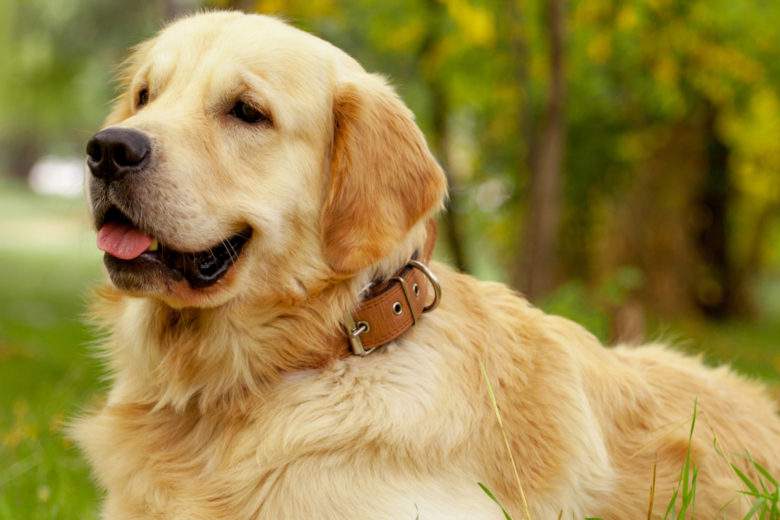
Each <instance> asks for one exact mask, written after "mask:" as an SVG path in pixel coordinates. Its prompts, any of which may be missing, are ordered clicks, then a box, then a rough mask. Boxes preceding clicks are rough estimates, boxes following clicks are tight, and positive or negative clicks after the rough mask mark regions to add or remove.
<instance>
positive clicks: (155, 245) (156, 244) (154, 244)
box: [147, 238, 160, 251]
mask: <svg viewBox="0 0 780 520" xmlns="http://www.w3.org/2000/svg"><path fill="white" fill-rule="evenodd" d="M159 247H160V244H159V242H157V239H156V238H155V239H153V240H152V243H151V244H149V249H147V251H157V249H158V248H159Z"/></svg>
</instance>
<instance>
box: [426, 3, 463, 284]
mask: <svg viewBox="0 0 780 520" xmlns="http://www.w3.org/2000/svg"><path fill="white" fill-rule="evenodd" d="M427 8H428V10H429V13H428V15H429V16H430V17H431V19H432V20H433V22H432V23H431V24H430V27H431V28H430V30H429V31H428V34H427V35H426V37H425V40H424V41H423V43H422V45H421V46H420V50H419V52H418V53H417V61H418V63H430V61H432V59H433V53H435V52H436V50H437V45H438V44H439V42H440V40H441V37H442V25H443V17H444V11H443V6H442V4H441V3H440V2H438V1H435V0H429V1H428V3H427ZM420 68H421V69H423V70H425V67H420ZM436 69H437V68H436V67H434V70H429V71H428V72H427V73H425V74H424V78H425V83H426V86H427V87H428V92H429V93H430V96H431V120H432V131H433V136H432V137H433V139H432V140H431V144H432V147H433V151H434V153H435V154H436V157H437V158H438V159H439V162H440V164H441V166H442V168H443V169H444V173H445V175H446V176H447V184H448V186H449V199H448V200H447V204H446V208H445V212H444V214H443V215H442V222H443V224H444V232H445V236H446V238H447V244H448V246H449V249H450V254H451V255H452V261H453V262H454V264H455V266H456V267H457V268H458V269H459V270H460V271H462V272H468V271H469V262H468V259H467V255H466V248H465V245H464V244H465V238H464V237H465V234H464V232H463V224H462V222H461V216H462V213H460V211H459V208H460V206H461V204H460V201H461V198H460V197H461V196H460V190H459V189H458V184H457V182H456V181H455V179H454V178H453V177H452V175H451V174H450V168H449V166H450V165H449V160H448V157H447V154H448V151H449V128H448V126H447V115H448V113H449V103H448V100H447V89H446V86H445V85H444V83H443V82H442V75H441V71H440V70H436Z"/></svg>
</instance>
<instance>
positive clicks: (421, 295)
mask: <svg viewBox="0 0 780 520" xmlns="http://www.w3.org/2000/svg"><path fill="white" fill-rule="evenodd" d="M427 230H428V237H427V239H426V241H425V248H424V250H423V251H422V255H418V253H415V256H413V257H412V259H411V260H409V262H407V263H406V265H404V266H403V267H402V268H401V269H400V270H399V271H397V272H396V273H395V274H394V275H393V276H391V277H390V278H388V279H387V280H384V281H378V282H372V283H371V285H369V287H368V288H367V289H366V291H365V292H364V294H365V297H364V298H363V300H362V301H361V302H360V305H358V307H357V308H356V309H355V310H354V311H353V312H352V313H351V314H350V315H348V316H347V318H346V319H345V320H344V331H345V332H346V336H347V341H348V342H349V348H350V351H351V353H352V354H355V355H358V356H365V355H367V354H369V353H371V352H372V351H373V350H375V349H377V348H379V347H381V346H382V345H386V344H387V343H390V342H391V341H394V340H396V339H398V338H399V337H400V336H402V335H403V334H404V333H406V331H408V330H409V329H410V328H412V327H413V326H414V325H415V324H416V323H417V321H418V320H419V319H420V317H421V316H422V315H423V314H425V313H426V312H430V311H432V310H433V309H435V308H436V306H437V305H438V304H439V300H440V299H441V287H440V286H439V282H438V280H437V279H436V277H435V276H434V275H433V273H432V272H431V271H430V269H428V266H427V265H426V264H427V262H429V261H430V259H431V255H432V253H433V246H434V245H435V244H436V222H435V221H434V220H432V219H431V220H430V221H429V222H428V224H427ZM418 256H419V258H418ZM431 291H433V299H432V300H431V301H430V302H428V300H429V298H428V295H429V294H430V292H431Z"/></svg>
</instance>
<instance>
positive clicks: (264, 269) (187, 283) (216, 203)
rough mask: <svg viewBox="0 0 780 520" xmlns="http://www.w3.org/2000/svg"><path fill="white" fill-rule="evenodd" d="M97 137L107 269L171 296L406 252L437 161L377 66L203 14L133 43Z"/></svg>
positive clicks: (264, 289) (134, 287) (185, 300)
mask: <svg viewBox="0 0 780 520" xmlns="http://www.w3.org/2000/svg"><path fill="white" fill-rule="evenodd" d="M122 77H123V88H124V90H123V93H122V94H121V96H120V97H119V98H118V100H117V101H116V104H115V106H114V109H113V111H112V113H111V114H110V116H109V117H108V119H107V122H106V126H105V127H104V128H103V129H102V130H101V131H100V132H98V133H97V134H95V136H94V137H93V138H92V139H91V140H90V141H89V143H88V145H87V163H88V165H89V169H90V173H91V174H90V176H89V183H88V184H89V196H90V197H89V198H90V202H91V208H92V213H93V215H94V219H95V225H96V227H97V229H98V245H99V247H100V248H101V249H102V250H104V251H105V264H106V267H107V269H108V272H109V275H110V277H111V279H112V281H113V283H114V284H115V285H116V286H117V287H118V288H120V289H122V290H124V291H126V292H128V293H131V294H135V295H144V296H153V297H157V298H160V299H162V300H164V301H166V302H168V303H170V304H172V305H175V306H213V305H219V304H221V303H224V302H226V301H227V300H229V299H231V298H233V297H235V296H237V295H239V294H241V293H242V292H244V291H255V292H258V291H259V292H260V293H263V294H265V295H266V296H267V295H271V294H279V293H280V292H281V293H283V292H286V291H287V292H296V291H297V292H298V293H301V294H299V296H304V297H305V293H306V292H307V290H308V288H309V287H311V286H312V285H313V284H318V283H320V284H321V283H322V282H323V280H327V279H333V278H334V277H341V278H343V277H351V276H353V275H356V274H357V273H359V272H363V271H366V270H368V269H370V268H371V267H372V266H375V265H376V264H378V263H379V262H381V261H382V260H383V259H384V258H386V257H388V256H392V255H393V254H394V253H397V249H398V248H399V247H402V245H403V244H405V243H406V242H408V240H406V239H407V237H408V236H409V233H410V231H411V230H413V229H417V228H419V226H416V224H418V223H420V222H421V221H422V220H423V219H425V218H426V217H427V216H429V215H431V214H432V213H433V212H435V211H436V210H437V209H438V208H439V206H440V205H441V202H442V199H443V197H444V193H445V185H446V183H445V180H444V175H443V173H442V171H441V169H440V168H439V166H438V165H437V163H436V161H435V159H434V158H433V157H432V155H431V153H430V151H429V150H428V147H427V146H426V143H425V139H424V137H423V136H422V134H421V132H420V131H419V129H418V128H417V126H416V125H415V123H414V120H413V116H412V114H411V113H410V111H409V110H408V109H407V108H406V107H405V106H404V105H403V103H402V102H401V101H400V100H399V98H398V97H397V96H396V94H395V93H394V92H393V90H392V89H391V88H390V87H389V86H388V85H387V83H386V82H385V81H384V80H383V79H382V78H381V77H379V76H376V75H373V74H369V73H367V72H365V71H364V70H363V69H362V68H361V67H360V65H358V64H357V62H355V61H354V60H353V59H352V58H350V57H349V56H347V55H346V54H344V53H343V52H341V51H340V50H338V49H336V48H335V47H333V46H332V45H330V44H328V43H326V42H324V41H322V40H320V39H318V38H315V37H313V36H311V35H309V34H306V33H304V32H302V31H299V30H297V29H294V28H292V27H290V26H288V25H286V24H284V23H282V22H280V21H278V20H276V19H273V18H269V17H264V16H257V15H244V14H240V13H210V14H201V15H197V16H193V17H191V18H186V19H183V20H181V21H178V22H176V23H174V24H173V25H171V26H169V27H168V28H166V29H165V30H164V31H162V32H161V33H160V34H159V35H158V36H157V37H155V38H154V39H152V40H149V41H147V42H145V43H143V44H141V45H140V46H138V47H137V48H136V49H135V51H134V52H133V53H132V55H131V56H130V58H129V59H128V60H127V63H126V64H125V66H124V72H123V76H122Z"/></svg>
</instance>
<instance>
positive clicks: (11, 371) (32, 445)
mask: <svg viewBox="0 0 780 520" xmlns="http://www.w3.org/2000/svg"><path fill="white" fill-rule="evenodd" d="M0 265H1V266H2V274H1V275H0V518H8V519H20V518H24V519H26V518H68V519H78V520H82V519H89V518H95V516H96V513H95V504H96V501H97V499H98V492H97V491H96V490H95V488H94V486H93V485H92V484H91V481H90V479H89V474H88V470H87V466H86V464H85V463H84V461H83V460H82V459H81V457H80V455H79V453H78V452H77V450H76V449H75V448H74V447H73V446H72V445H71V444H70V443H69V442H68V441H67V440H66V439H65V438H64V436H63V431H62V425H63V422H64V421H66V420H67V418H68V417H70V416H72V415H73V414H75V413H77V412H78V411H79V409H80V408H81V407H82V406H83V405H84V404H85V403H86V402H88V401H90V400H91V399H94V398H95V397H96V396H97V395H98V394H99V390H100V388H101V386H102V383H101V382H100V374H101V371H100V367H99V364H98V363H97V362H96V361H95V360H94V359H93V358H92V357H91V356H90V349H89V346H88V344H89V342H90V340H91V335H90V332H89V330H88V329H87V328H86V327H85V326H84V325H83V323H82V321H81V319H80V316H81V313H82V311H83V298H84V294H85V292H86V290H87V288H88V287H90V286H91V285H94V284H95V283H96V281H97V280H99V279H100V277H101V274H100V267H99V266H100V256H99V254H98V253H97V252H96V251H95V248H94V238H93V235H92V233H91V232H90V231H89V230H88V225H87V219H86V216H85V213H84V210H83V208H82V204H81V202H80V201H72V200H59V199H48V198H41V197H35V196H32V195H29V194H27V193H25V192H23V191H21V190H16V189H10V188H8V187H7V186H5V187H3V186H2V185H0ZM775 294H777V293H775ZM582 304H583V303H582V302H571V303H569V304H568V307H567V305H563V306H562V307H560V306H559V307H558V308H557V309H556V310H558V311H559V312H563V313H567V314H573V315H579V314H578V312H577V309H575V308H574V307H576V306H577V305H582ZM567 309H568V310H567ZM661 330H662V332H663V333H664V336H666V337H672V338H675V339H677V340H681V341H683V340H685V338H689V339H688V340H687V341H683V346H685V347H686V348H689V349H692V350H696V349H702V348H703V349H705V350H706V351H707V352H708V355H709V358H710V359H712V360H717V359H725V360H733V361H734V362H735V364H736V365H737V366H738V367H739V368H740V369H742V370H743V371H746V372H750V373H752V374H756V375H760V376H761V377H764V378H768V379H771V380H775V381H780V351H778V347H779V346H780V316H777V315H775V316H774V318H772V317H769V318H767V319H765V320H763V321H761V322H759V323H757V324H750V325H746V324H729V325H724V326H719V327H717V328H715V327H713V326H712V325H710V324H699V323H682V324H677V325H675V326H674V327H666V328H662V329H661ZM475 485H476V484H475ZM643 492H644V490H643Z"/></svg>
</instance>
